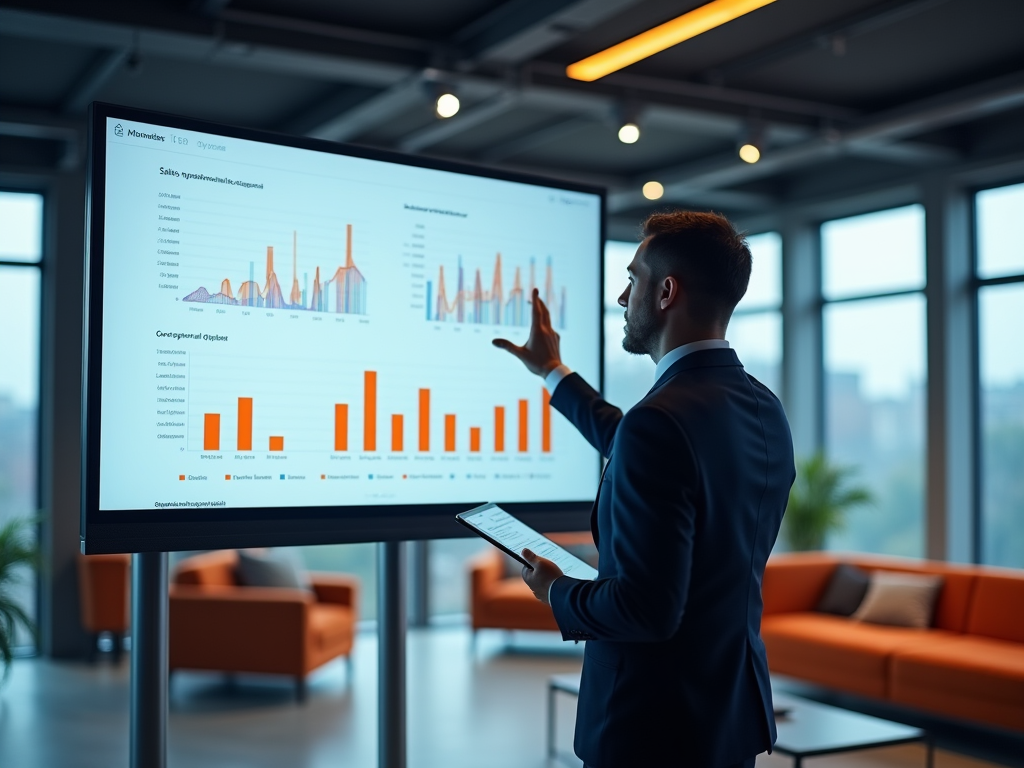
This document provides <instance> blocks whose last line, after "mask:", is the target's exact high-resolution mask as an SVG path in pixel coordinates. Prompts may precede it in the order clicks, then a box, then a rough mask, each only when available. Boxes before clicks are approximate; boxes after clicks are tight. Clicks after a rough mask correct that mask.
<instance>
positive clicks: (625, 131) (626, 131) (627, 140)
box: [619, 123, 640, 144]
mask: <svg viewBox="0 0 1024 768" xmlns="http://www.w3.org/2000/svg"><path fill="white" fill-rule="evenodd" d="M639 138H640V126H639V125H637V124H636V123H624V124H623V126H622V127H621V128H619V141H621V142H622V143H623V144H636V142H637V140H638V139H639Z"/></svg>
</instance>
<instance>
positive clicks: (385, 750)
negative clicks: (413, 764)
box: [377, 541, 408, 768]
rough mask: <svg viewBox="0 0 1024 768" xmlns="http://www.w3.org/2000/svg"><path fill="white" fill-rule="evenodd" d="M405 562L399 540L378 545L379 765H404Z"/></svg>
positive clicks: (383, 767) (402, 767)
mask: <svg viewBox="0 0 1024 768" xmlns="http://www.w3.org/2000/svg"><path fill="white" fill-rule="evenodd" d="M407 575H408V574H407V573H406V562H405V548H404V547H403V544H402V542H399V541H385V542H382V543H380V544H378V545H377V592H378V603H377V627H378V633H379V636H380V638H379V651H378V669H379V673H378V674H379V677H378V687H379V693H378V704H377V718H378V722H377V750H378V758H377V761H378V766H379V768H405V765H406V746H405V712H406V706H405V626H406V606H405V592H406V584H407V582H406V578H407Z"/></svg>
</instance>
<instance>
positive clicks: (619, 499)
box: [494, 212, 796, 768]
mask: <svg viewBox="0 0 1024 768" xmlns="http://www.w3.org/2000/svg"><path fill="white" fill-rule="evenodd" d="M750 269H751V257H750V251H749V249H748V247H747V244H746V241H745V240H744V239H743V237H742V236H741V235H739V234H737V233H736V231H735V230H734V229H733V227H732V225H731V224H730V223H729V221H728V220H727V219H725V218H724V217H722V216H719V215H717V214H711V213H692V212H677V213H662V214H655V215H652V216H650V217H649V218H648V219H647V220H646V222H645V223H644V225H643V242H641V244H640V247H639V248H638V249H637V252H636V255H635V256H634V258H633V261H632V262H631V263H630V265H629V267H628V273H629V284H628V285H627V286H626V290H625V291H624V292H623V293H622V295H621V296H620V297H619V304H620V305H621V306H623V307H624V308H625V310H626V312H625V318H626V325H625V338H624V339H623V342H622V346H623V347H624V348H625V350H626V351H627V352H631V353H633V354H638V355H650V356H651V359H652V360H654V362H655V363H656V364H657V370H656V378H655V383H654V387H653V388H652V389H651V391H650V392H649V393H648V394H647V396H646V397H645V398H644V399H643V400H641V401H640V402H639V403H638V404H637V405H636V406H634V407H633V408H632V409H631V410H630V411H629V412H628V413H626V414H623V413H622V412H621V411H620V410H619V409H618V408H615V407H614V406H612V405H610V404H609V403H607V402H605V401H604V400H603V399H601V396H600V395H599V394H598V393H597V392H596V391H594V390H593V389H592V388H591V387H590V386H589V385H588V384H587V383H586V382H585V381H583V379H582V378H581V377H580V376H579V375H578V374H574V373H571V372H570V371H569V369H568V368H567V367H566V366H564V365H563V364H562V361H561V357H560V355H559V344H558V341H559V338H558V334H557V333H555V331H554V330H553V329H552V327H551V319H550V316H549V315H548V311H547V308H546V307H545V306H544V304H543V302H541V300H540V297H539V295H538V293H537V292H536V291H535V292H534V294H533V325H532V327H531V329H530V336H529V338H528V340H527V342H526V344H525V345H524V346H521V347H520V346H516V345H514V344H512V343H511V342H508V341H506V340H504V339H499V340H496V341H495V342H494V343H495V345H496V346H498V347H500V348H502V349H505V350H508V351H509V352H511V353H513V354H514V355H515V356H516V357H518V358H519V359H520V360H522V361H523V363H525V364H526V367H527V368H528V369H529V370H530V371H532V372H533V373H536V374H538V375H540V376H544V377H545V378H546V381H547V386H548V388H549V390H550V391H552V397H551V405H552V406H554V407H555V408H556V409H558V410H559V411H560V412H561V413H562V414H563V415H564V416H565V417H566V418H568V419H569V421H571V422H572V423H573V424H574V425H575V426H576V428H577V429H579V430H580V432H581V433H582V434H583V436H584V437H586V438H587V440H588V441H589V442H590V443H591V445H593V446H594V447H595V448H597V449H598V450H599V451H600V452H601V454H602V455H603V456H605V457H606V458H607V459H608V464H607V466H606V468H605V472H604V474H603V476H602V478H601V484H600V487H599V488H598V492H597V500H596V501H595V503H594V511H593V514H592V518H591V528H592V530H593V533H594V540H595V542H596V543H597V545H598V551H599V556H600V559H599V570H600V573H599V575H598V578H597V579H596V580H595V581H592V582H591V581H581V580H578V579H573V578H570V577H568V576H563V575H562V573H561V571H560V570H559V569H558V567H557V566H556V565H555V564H554V563H552V562H551V561H550V560H546V559H544V558H541V557H538V556H537V555H535V554H534V553H532V552H526V553H524V554H525V556H526V559H527V560H528V561H529V562H530V563H531V565H532V569H529V568H524V569H523V578H524V579H525V580H526V582H527V584H528V585H529V586H530V589H532V590H533V592H534V594H535V595H536V596H537V598H538V599H539V600H542V601H544V602H549V603H550V605H551V608H552V611H553V612H554V616H555V619H556V621H557V622H558V626H559V628H560V629H561V631H562V637H563V638H564V639H566V640H576V641H579V640H586V641H588V642H587V647H586V653H585V656H584V664H583V679H582V683H581V687H580V697H579V708H578V712H577V717H576V740H575V750H576V754H577V755H579V756H580V758H581V759H583V761H584V762H585V764H586V765H587V766H592V767H593V768H635V767H638V766H651V767H652V768H655V767H656V768H672V767H674V766H694V767H695V768H740V767H742V768H751V767H752V766H753V765H754V756H755V755H757V754H759V753H761V752H764V751H765V750H770V749H771V747H772V744H773V743H774V741H775V720H774V717H773V714H772V699H771V688H770V687H769V681H768V666H767V661H766V658H765V652H764V645H763V643H762V642H761V637H760V627H761V610H762V602H761V579H762V577H763V575H764V568H765V562H766V560H767V559H768V554H769V553H770V552H771V549H772V546H773V545H774V543H775V539H776V537H777V535H778V532H779V526H780V524H781V522H782V513H783V511H784V510H785V507H786V501H787V498H788V494H789V489H790V486H791V485H792V483H793V479H794V477H795V474H796V473H795V469H794V466H793V444H792V438H791V435H790V432H789V425H788V423H787V421H786V416H785V414H784V412H783V409H782V405H781V404H780V403H779V401H778V400H777V399H776V398H775V396H774V395H773V394H772V393H771V392H770V391H769V390H768V389H767V388H766V387H765V386H764V385H762V384H761V383H760V382H758V381H757V380H756V379H754V378H752V377H751V376H748V375H747V374H746V372H745V371H744V370H743V367H742V365H741V364H740V361H739V359H738V358H737V357H736V353H735V352H733V351H732V350H731V349H730V348H729V344H728V342H726V341H725V331H726V327H727V325H728V323H729V319H730V318H731V316H732V312H733V309H734V308H735V306H736V304H737V303H738V302H739V300H740V299H741V298H742V297H743V294H744V293H745V292H746V289H747V283H748V281H749V279H750Z"/></svg>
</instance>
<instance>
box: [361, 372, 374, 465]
mask: <svg viewBox="0 0 1024 768" xmlns="http://www.w3.org/2000/svg"><path fill="white" fill-rule="evenodd" d="M363 450H364V451H376V450H377V372H376V371H366V372H365V373H364V374H363Z"/></svg>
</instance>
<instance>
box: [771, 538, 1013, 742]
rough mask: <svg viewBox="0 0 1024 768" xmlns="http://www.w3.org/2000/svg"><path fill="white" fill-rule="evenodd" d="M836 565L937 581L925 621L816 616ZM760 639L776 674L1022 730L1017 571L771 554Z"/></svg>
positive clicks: (825, 555)
mask: <svg viewBox="0 0 1024 768" xmlns="http://www.w3.org/2000/svg"><path fill="white" fill-rule="evenodd" d="M840 562H845V563H851V564H853V565H856V566H858V567H860V568H862V569H864V570H866V571H869V572H870V571H874V570H888V571H903V572H910V573H921V574H939V575H941V576H942V577H943V578H944V581H943V586H942V589H941V591H940V593H939V595H938V598H937V601H936V605H935V613H934V618H933V620H932V626H931V627H930V628H928V629H908V628H904V627H891V626H881V625H877V624H867V623H861V622H856V621H852V620H850V619H848V618H844V617H839V616H833V615H829V614H824V613H817V612H815V611H814V607H815V605H816V604H817V602H818V600H819V599H820V598H821V596H822V594H823V592H824V590H825V587H826V586H827V584H828V582H829V579H830V578H831V576H832V573H833V571H834V570H835V568H836V566H837V565H838V564H839V563H840ZM762 595H763V597H764V618H763V620H762V622H761V636H762V637H763V639H764V643H765V647H766V648H767V651H768V666H769V668H770V669H771V671H772V672H773V673H777V674H783V675H789V676H791V677H795V678H800V679H803V680H807V681H810V682H813V683H817V684H820V685H822V686H826V687H828V688H833V689H836V690H839V691H843V692H847V693H853V694H858V695H861V696H867V697H872V698H875V699H882V700H885V701H888V702H892V703H894V704H899V705H903V706H907V707H912V708H915V709H918V710H922V711H926V712H929V713H934V714H938V715H942V716H948V717H953V718H957V719H962V720H969V721H973V722H976V723H982V724H985V725H990V726H997V727H1001V728H1008V729H1012V730H1016V731H1024V573H1022V572H1020V571H1013V570H1009V569H999V568H986V567H979V566H966V565H954V564H947V563H941V562H936V561H927V560H923V561H922V560H908V559H902V558H888V557H878V556H869V555H861V554H840V553H819V552H814V553H799V554H785V555H777V556H774V557H772V558H771V559H770V560H769V561H768V567H767V568H766V570H765V574H764V583H763V585H762Z"/></svg>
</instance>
